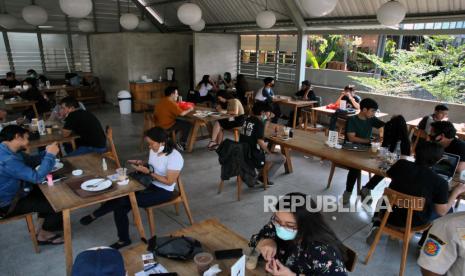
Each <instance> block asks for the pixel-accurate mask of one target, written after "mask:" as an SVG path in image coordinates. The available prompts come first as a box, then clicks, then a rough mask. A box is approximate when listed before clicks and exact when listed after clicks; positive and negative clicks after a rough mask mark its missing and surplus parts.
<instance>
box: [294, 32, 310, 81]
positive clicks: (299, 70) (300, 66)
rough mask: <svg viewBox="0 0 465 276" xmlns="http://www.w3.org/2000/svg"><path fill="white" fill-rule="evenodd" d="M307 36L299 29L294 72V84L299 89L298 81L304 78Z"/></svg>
mask: <svg viewBox="0 0 465 276" xmlns="http://www.w3.org/2000/svg"><path fill="white" fill-rule="evenodd" d="M307 40H308V36H307V35H306V34H305V33H304V32H303V31H302V30H300V31H299V33H298V35H297V64H296V72H295V86H296V90H297V89H299V86H300V83H301V82H302V81H304V80H305V62H306V59H307Z"/></svg>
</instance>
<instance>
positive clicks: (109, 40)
mask: <svg viewBox="0 0 465 276" xmlns="http://www.w3.org/2000/svg"><path fill="white" fill-rule="evenodd" d="M90 38H91V39H90V42H91V51H92V64H93V68H94V74H95V75H96V76H98V77H100V79H101V83H102V86H103V89H104V90H105V92H106V100H107V101H108V102H112V103H115V104H116V103H117V100H116V98H117V94H118V92H119V91H120V90H128V89H129V81H132V80H139V79H140V77H141V76H142V75H147V76H148V77H149V78H153V79H155V80H156V79H158V77H159V76H160V75H161V76H162V77H163V78H165V77H166V76H165V68H166V67H174V68H175V70H176V73H175V74H176V75H175V77H176V81H177V82H178V86H179V89H180V92H181V93H183V94H185V93H186V92H187V91H188V89H189V47H190V46H191V45H192V35H191V34H158V33H111V34H96V35H91V36H90Z"/></svg>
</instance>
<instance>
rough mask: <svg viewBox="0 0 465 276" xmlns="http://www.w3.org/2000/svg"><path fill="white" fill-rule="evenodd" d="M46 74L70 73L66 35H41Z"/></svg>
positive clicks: (69, 54) (69, 57)
mask: <svg viewBox="0 0 465 276" xmlns="http://www.w3.org/2000/svg"><path fill="white" fill-rule="evenodd" d="M42 45H43V51H44V62H45V69H46V70H47V72H64V71H71V53H70V51H69V44H68V36H67V35H66V34H42Z"/></svg>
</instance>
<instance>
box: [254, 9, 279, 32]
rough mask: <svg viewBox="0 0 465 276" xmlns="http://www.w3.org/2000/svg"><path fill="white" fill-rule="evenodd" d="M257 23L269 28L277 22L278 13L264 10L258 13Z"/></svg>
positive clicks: (261, 26) (259, 25)
mask: <svg viewBox="0 0 465 276" xmlns="http://www.w3.org/2000/svg"><path fill="white" fill-rule="evenodd" d="M256 21H257V25H258V27H260V28H262V29H269V28H271V27H273V26H274V24H275V23H276V15H275V14H274V13H273V12H272V11H262V12H260V13H259V14H257V18H256Z"/></svg>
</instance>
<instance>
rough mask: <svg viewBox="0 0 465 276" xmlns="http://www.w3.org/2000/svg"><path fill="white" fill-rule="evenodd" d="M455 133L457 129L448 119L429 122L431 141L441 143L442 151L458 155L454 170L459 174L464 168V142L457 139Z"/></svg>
mask: <svg viewBox="0 0 465 276" xmlns="http://www.w3.org/2000/svg"><path fill="white" fill-rule="evenodd" d="M456 133H457V130H456V129H455V127H454V125H453V124H452V123H451V122H449V121H437V122H433V123H432V124H431V134H430V138H431V141H435V142H437V143H439V144H441V146H442V147H443V148H444V152H446V153H449V154H455V155H458V157H459V158H460V161H459V163H458V166H457V169H456V172H457V173H459V174H460V173H461V172H462V171H464V170H465V142H464V141H462V140H460V139H458V138H457V137H456V136H455V135H456Z"/></svg>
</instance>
